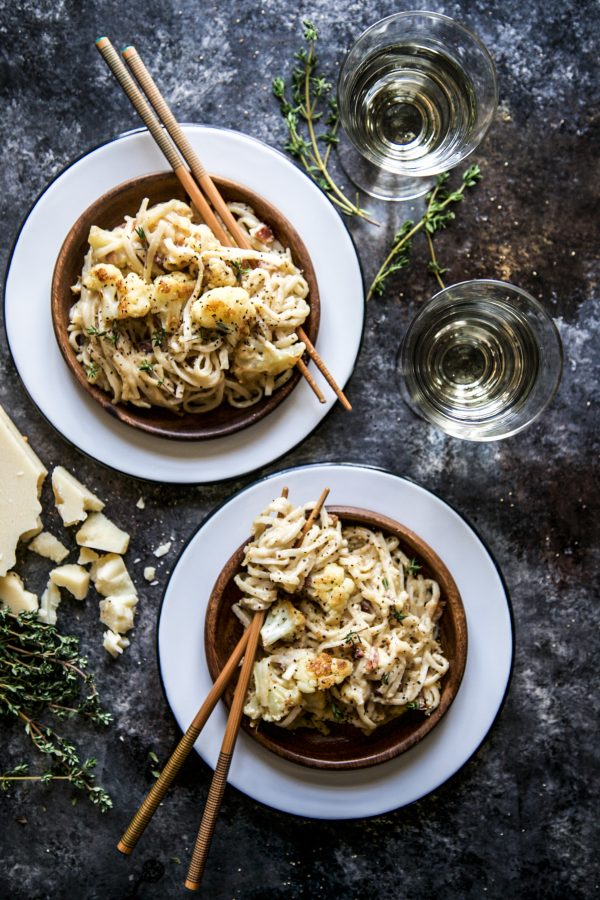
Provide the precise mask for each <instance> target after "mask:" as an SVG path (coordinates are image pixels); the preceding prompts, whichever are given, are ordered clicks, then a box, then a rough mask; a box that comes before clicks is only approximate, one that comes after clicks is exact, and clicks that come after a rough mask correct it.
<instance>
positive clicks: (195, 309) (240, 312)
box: [190, 287, 256, 333]
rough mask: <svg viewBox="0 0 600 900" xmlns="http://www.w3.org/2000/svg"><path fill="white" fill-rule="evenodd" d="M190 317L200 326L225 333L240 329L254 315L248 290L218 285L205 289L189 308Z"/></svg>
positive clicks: (254, 311)
mask: <svg viewBox="0 0 600 900" xmlns="http://www.w3.org/2000/svg"><path fill="white" fill-rule="evenodd" d="M190 314H191V319H192V321H193V322H196V323H197V324H198V325H200V327H202V328H216V329H217V330H219V331H223V332H226V333H229V332H233V331H236V332H237V331H240V330H241V329H243V328H244V327H246V326H247V325H248V323H249V322H250V321H251V320H252V319H253V318H254V316H255V315H256V310H255V307H254V303H253V302H252V300H251V299H250V295H249V294H248V291H245V290H244V288H241V287H219V288H213V289H212V290H211V291H206V293H204V294H202V296H201V297H198V299H197V300H194V302H193V303H192V308H191V313H190Z"/></svg>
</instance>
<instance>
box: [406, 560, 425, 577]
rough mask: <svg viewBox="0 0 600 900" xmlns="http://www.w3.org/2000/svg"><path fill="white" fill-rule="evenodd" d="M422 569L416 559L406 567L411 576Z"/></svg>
mask: <svg viewBox="0 0 600 900" xmlns="http://www.w3.org/2000/svg"><path fill="white" fill-rule="evenodd" d="M421 568H422V566H420V565H419V563H418V562H417V561H416V559H411V560H410V562H409V563H408V565H407V566H405V569H406V571H407V572H408V574H409V575H416V574H417V572H418V571H419V569H421Z"/></svg>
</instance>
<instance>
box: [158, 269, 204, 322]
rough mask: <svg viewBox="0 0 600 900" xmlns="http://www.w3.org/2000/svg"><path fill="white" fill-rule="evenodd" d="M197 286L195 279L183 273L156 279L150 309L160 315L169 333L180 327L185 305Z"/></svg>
mask: <svg viewBox="0 0 600 900" xmlns="http://www.w3.org/2000/svg"><path fill="white" fill-rule="evenodd" d="M195 285H196V282H195V279H193V278H189V277H188V276H187V275H185V274H184V273H183V272H171V273H169V274H168V275H159V276H158V278H155V279H154V282H153V284H152V292H151V302H150V308H151V310H152V312H153V313H158V314H159V315H160V320H161V325H162V327H163V328H165V329H166V330H167V331H175V329H176V328H177V327H178V326H179V321H180V319H181V310H182V308H183V304H184V303H185V302H186V301H187V300H189V298H190V297H191V295H192V293H193V290H194V287H195Z"/></svg>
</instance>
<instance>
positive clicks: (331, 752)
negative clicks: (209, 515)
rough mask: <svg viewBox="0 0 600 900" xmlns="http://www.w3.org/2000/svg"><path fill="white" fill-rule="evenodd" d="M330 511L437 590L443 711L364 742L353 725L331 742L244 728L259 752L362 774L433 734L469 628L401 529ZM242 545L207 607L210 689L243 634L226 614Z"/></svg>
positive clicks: (419, 543)
mask: <svg viewBox="0 0 600 900" xmlns="http://www.w3.org/2000/svg"><path fill="white" fill-rule="evenodd" d="M327 509H328V511H329V512H331V513H335V514H336V515H337V516H339V517H340V518H341V520H342V522H343V524H344V525H354V524H355V525H366V526H368V527H370V528H376V529H378V530H380V531H383V532H384V533H385V534H390V535H393V536H394V537H397V538H398V539H399V541H400V546H401V548H402V549H403V550H404V552H405V553H406V554H407V556H409V557H410V558H412V557H415V558H416V559H417V560H418V561H419V563H420V564H422V569H421V574H423V575H425V577H427V578H434V579H435V580H436V581H437V582H438V583H439V585H440V590H441V596H442V601H445V608H444V612H443V613H442V616H441V618H440V622H439V626H440V643H441V646H442V650H443V652H444V655H445V656H446V658H447V659H448V660H449V662H450V668H449V670H448V673H447V674H446V676H445V677H444V679H443V687H442V694H441V699H440V704H439V706H438V707H437V709H436V710H434V712H433V713H432V714H431V715H430V716H424V715H423V714H422V713H419V712H418V711H413V710H409V711H408V712H406V713H404V714H403V715H402V716H400V717H399V718H398V719H395V720H393V721H391V722H388V723H387V724H385V725H382V726H380V727H379V728H377V729H376V730H375V731H374V732H373V733H372V734H371V735H368V736H367V735H365V734H363V733H362V731H359V729H357V728H355V727H354V726H352V725H343V724H340V725H335V724H334V725H331V733H330V734H328V735H323V734H321V733H320V732H318V731H312V730H310V729H307V728H303V729H301V728H298V729H296V730H294V731H288V730H287V729H285V728H280V727H279V726H277V725H275V724H273V723H268V722H262V721H261V722H260V723H259V727H258V728H252V727H251V726H250V720H249V719H248V718H247V717H246V716H244V717H243V719H242V727H243V728H244V730H245V731H246V732H247V734H249V735H251V736H252V737H253V738H254V739H255V740H257V741H258V742H259V744H262V746H263V747H266V748H267V749H268V750H271V751H272V752H273V753H276V754H277V755H278V756H282V757H283V758H284V759H289V760H291V761H292V762H295V763H299V764H300V765H303V766H310V767H311V768H316V769H360V768H366V767H367V766H375V765H377V764H379V763H382V762H385V761H386V760H388V759H392V758H393V757H395V756H399V755H400V754H401V753H404V752H405V751H406V750H408V749H409V748H410V747H414V745H415V744H416V743H418V742H419V741H420V740H422V739H423V738H424V737H425V735H426V734H429V732H430V731H431V730H432V729H433V728H435V726H436V725H437V723H438V722H439V721H440V719H441V718H442V716H443V715H444V713H445V712H446V711H447V709H448V708H449V706H450V704H451V703H452V701H453V700H454V698H455V696H456V694H457V691H458V688H459V686H460V683H461V680H462V676H463V672H464V668H465V662H466V658H467V623H466V619H465V611H464V608H463V604H462V600H461V598H460V594H459V592H458V588H457V587H456V584H455V583H454V579H453V578H452V575H451V574H450V572H449V571H448V569H447V568H446V566H445V565H444V563H443V562H442V561H441V559H440V558H439V556H437V554H436V553H434V551H433V550H432V549H431V547H429V546H428V545H427V544H426V543H425V541H423V540H422V539H421V538H420V537H418V536H417V535H416V534H414V533H413V532H412V531H409V529H408V528H405V527H404V525H400V524H399V523H398V522H395V521H394V520H393V519H388V518H386V517H385V516H381V515H379V514H378V513H374V512H368V511H367V510H363V509H354V508H353V507H346V506H338V507H336V506H331V507H330V506H328V507H327ZM246 543H247V541H245V542H244V544H242V546H241V547H239V548H238V549H237V550H236V551H235V553H234V554H233V556H231V557H230V559H229V560H228V561H227V563H226V564H225V567H224V568H223V571H222V572H221V574H220V575H219V578H218V579H217V581H216V583H215V586H214V588H213V590H212V593H211V595H210V599H209V602H208V608H207V611H206V622H205V631H204V641H205V647H206V658H207V662H208V668H209V671H210V674H211V677H212V679H213V681H214V680H215V679H216V677H217V676H218V674H219V672H220V671H221V669H222V668H223V666H224V665H225V662H226V661H227V659H228V658H229V656H230V655H231V651H232V650H233V648H234V646H235V645H236V643H237V642H238V640H239V638H240V636H241V634H242V626H241V624H240V622H239V621H238V619H237V618H236V617H235V615H234V614H233V613H232V612H231V607H232V604H233V603H235V602H236V601H237V600H239V598H240V596H241V594H240V590H239V588H238V587H237V585H236V584H235V582H234V581H233V577H234V575H236V574H237V573H238V572H239V571H240V570H241V562H242V559H243V556H244V546H245V544H246ZM234 687H235V685H233V684H232V685H230V686H229V688H228V690H227V691H226V693H225V695H224V700H225V703H226V704H227V706H228V707H229V706H230V705H231V701H232V699H233V691H234ZM327 724H328V725H330V723H327Z"/></svg>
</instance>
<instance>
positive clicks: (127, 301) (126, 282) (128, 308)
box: [117, 272, 151, 319]
mask: <svg viewBox="0 0 600 900" xmlns="http://www.w3.org/2000/svg"><path fill="white" fill-rule="evenodd" d="M117 297H118V298H119V310H118V313H119V314H118V316H117V318H118V319H140V318H141V317H142V316H147V315H148V313H149V312H150V306H151V300H150V298H151V288H150V285H148V284H146V282H145V281H144V280H143V279H141V278H140V276H139V275H136V273H135V272H130V273H129V275H127V277H126V278H124V279H123V283H122V286H119V285H118V286H117Z"/></svg>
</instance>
